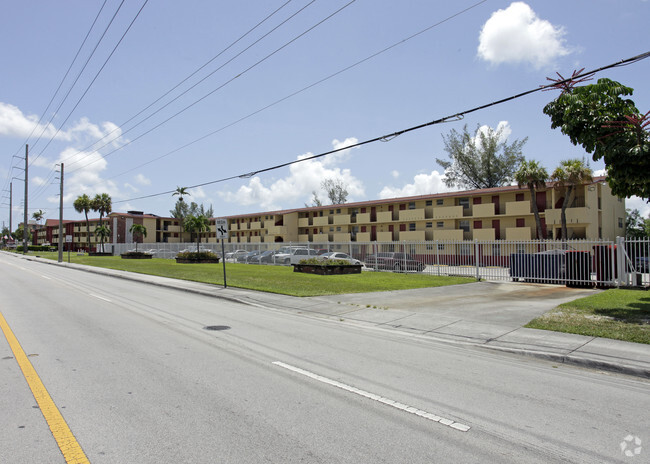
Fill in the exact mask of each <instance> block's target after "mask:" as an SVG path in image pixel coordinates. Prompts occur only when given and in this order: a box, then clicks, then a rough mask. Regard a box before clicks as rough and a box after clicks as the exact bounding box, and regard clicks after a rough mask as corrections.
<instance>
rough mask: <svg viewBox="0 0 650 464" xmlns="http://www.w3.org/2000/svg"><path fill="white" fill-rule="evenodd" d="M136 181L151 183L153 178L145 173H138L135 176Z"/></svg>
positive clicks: (144, 183) (142, 183)
mask: <svg viewBox="0 0 650 464" xmlns="http://www.w3.org/2000/svg"><path fill="white" fill-rule="evenodd" d="M135 181H136V182H137V183H138V184H140V185H151V179H149V178H148V177H146V176H145V175H144V174H138V175H137V176H135Z"/></svg>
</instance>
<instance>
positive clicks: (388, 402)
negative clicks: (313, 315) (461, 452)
mask: <svg viewBox="0 0 650 464" xmlns="http://www.w3.org/2000/svg"><path fill="white" fill-rule="evenodd" d="M273 364H275V365H276V366H280V367H283V368H285V369H288V370H290V371H293V372H296V373H298V374H302V375H304V376H306V377H309V378H311V379H314V380H318V381H319V382H323V383H326V384H328V385H332V386H333V387H337V388H340V389H342V390H345V391H348V392H350V393H354V394H356V395H360V396H363V397H365V398H368V399H371V400H373V401H378V402H380V403H383V404H385V405H386V406H392V407H393V408H396V409H400V410H402V411H405V412H408V413H410V414H415V415H416V416H420V417H422V418H424V419H428V420H430V421H433V422H439V423H441V424H442V425H446V426H448V427H451V428H453V429H456V430H460V431H461V432H467V431H468V430H469V429H470V426H469V425H465V424H461V423H460V422H455V421H453V420H451V419H445V418H444V417H440V416H437V415H435V414H432V413H430V412H426V411H423V410H421V409H418V408H415V407H413V406H409V405H406V404H403V403H400V402H398V401H394V400H391V399H389V398H384V397H383V396H381V395H376V394H374V393H370V392H367V391H364V390H360V389H358V388H355V387H353V386H351V385H346V384H344V383H341V382H338V381H336V380H332V379H329V378H327V377H323V376H322V375H318V374H314V373H313V372H309V371H306V370H304V369H300V368H299V367H295V366H291V365H290V364H285V363H283V362H281V361H273Z"/></svg>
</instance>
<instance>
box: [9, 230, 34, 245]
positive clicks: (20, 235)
mask: <svg viewBox="0 0 650 464" xmlns="http://www.w3.org/2000/svg"><path fill="white" fill-rule="evenodd" d="M24 231H25V228H24V227H23V226H19V227H18V229H16V230H15V232H14V233H13V237H14V240H16V242H18V243H20V242H22V241H23V240H24V239H23V237H24V235H23V233H24ZM31 239H32V232H31V231H30V230H29V229H27V242H29V241H30V240H31Z"/></svg>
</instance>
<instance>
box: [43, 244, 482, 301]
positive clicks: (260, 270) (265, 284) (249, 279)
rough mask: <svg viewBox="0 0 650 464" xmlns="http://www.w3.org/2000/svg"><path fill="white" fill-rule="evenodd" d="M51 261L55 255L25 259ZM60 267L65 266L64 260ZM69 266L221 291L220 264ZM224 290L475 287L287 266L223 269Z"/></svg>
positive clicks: (85, 259)
mask: <svg viewBox="0 0 650 464" xmlns="http://www.w3.org/2000/svg"><path fill="white" fill-rule="evenodd" d="M30 254H31V255H38V256H40V257H42V258H48V259H55V260H56V259H57V254H56V253H30ZM63 259H64V261H65V262H67V261H68V256H67V254H64V257H63ZM70 262H72V263H77V264H85V265H89V266H97V267H103V268H107V269H117V270H121V271H129V272H137V273H140V274H148V275H156V276H161V277H171V278H173V279H182V280H191V281H195V282H204V283H208V284H216V285H223V264H222V263H219V264H177V263H176V261H175V260H173V259H156V258H153V259H121V258H120V257H119V256H86V255H84V256H78V255H77V254H76V253H71V254H70ZM226 277H227V283H228V287H238V288H246V289H250V290H259V291H263V292H270V293H279V294H283V295H291V296H322V295H340V294H344V293H365V292H380V291H389V290H407V289H413V288H427V287H440V286H444V285H456V284H465V283H470V282H475V281H476V280H475V279H473V278H470V277H446V276H431V275H426V274H415V273H406V274H397V273H392V272H362V273H361V274H349V275H334V276H320V275H313V274H303V273H297V272H293V267H292V266H268V265H254V264H235V263H226Z"/></svg>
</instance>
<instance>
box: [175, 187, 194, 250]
mask: <svg viewBox="0 0 650 464" xmlns="http://www.w3.org/2000/svg"><path fill="white" fill-rule="evenodd" d="M174 195H178V201H180V204H179V205H177V207H176V210H178V211H179V214H180V217H179V219H180V224H181V239H180V241H181V242H182V241H183V232H184V231H185V217H186V216H185V213H184V212H183V211H186V210H187V205H186V204H185V203H184V202H183V196H185V195H190V193H189V192H188V191H187V187H176V190H174V193H172V196H174ZM190 196H191V195H190ZM174 217H178V216H176V215H174Z"/></svg>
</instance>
